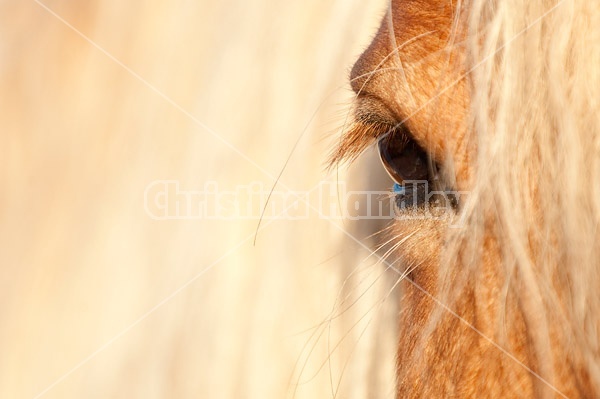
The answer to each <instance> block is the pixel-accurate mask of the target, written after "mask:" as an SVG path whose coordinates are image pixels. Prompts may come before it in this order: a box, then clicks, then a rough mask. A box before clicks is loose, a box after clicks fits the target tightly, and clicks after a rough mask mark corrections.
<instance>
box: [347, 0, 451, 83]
mask: <svg viewBox="0 0 600 399" xmlns="http://www.w3.org/2000/svg"><path fill="white" fill-rule="evenodd" d="M452 4H453V2H449V1H447V0H392V2H391V4H390V7H389V8H388V11H387V13H386V15H385V17H384V18H383V20H382V22H381V26H380V27H379V30H378V32H377V34H376V35H375V37H374V39H373V41H372V42H371V44H370V45H369V47H368V48H367V49H366V50H365V51H364V52H363V53H362V55H361V56H360V57H359V58H358V60H357V61H356V62H355V64H354V66H353V68H352V72H351V74H350V79H351V85H352V89H353V90H354V91H355V92H359V91H363V92H365V91H366V92H369V86H376V85H380V86H381V84H382V83H383V86H384V87H385V86H389V84H392V83H393V82H385V80H386V79H389V78H390V74H388V73H378V72H376V71H377V70H380V71H385V70H387V69H389V68H392V69H394V68H398V65H396V64H397V60H398V57H400V59H402V62H408V63H410V62H417V61H419V60H422V59H423V58H425V57H427V56H428V55H429V54H431V53H433V52H435V51H438V50H440V49H441V48H443V47H444V46H445V45H446V43H447V39H448V36H449V33H450V28H451V25H452V21H453V15H454V13H455V10H454V7H453V5H452ZM391 75H394V74H391ZM392 79H393V77H392ZM381 80H384V82H381ZM376 82H377V83H376Z"/></svg>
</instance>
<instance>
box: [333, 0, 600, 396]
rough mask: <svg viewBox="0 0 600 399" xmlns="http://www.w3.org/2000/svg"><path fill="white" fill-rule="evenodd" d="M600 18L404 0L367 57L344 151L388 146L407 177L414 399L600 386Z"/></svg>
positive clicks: (403, 319) (405, 241)
mask: <svg viewBox="0 0 600 399" xmlns="http://www.w3.org/2000/svg"><path fill="white" fill-rule="evenodd" d="M598 22H600V6H598V5H597V4H596V3H591V2H585V1H567V0H566V1H554V0H552V1H550V0H539V1H521V0H506V1H504V0H497V1H479V0H463V1H461V0H459V1H456V2H450V1H437V0H392V1H390V2H389V7H388V10H387V13H386V15H385V16H384V18H383V20H382V22H381V25H380V27H379V30H378V31H377V34H376V36H375V37H374V39H373V41H372V42H371V43H370V45H369V46H368V48H367V49H366V50H365V51H364V53H363V54H362V55H361V56H360V57H359V58H358V60H357V61H356V63H355V64H354V66H353V68H352V72H351V79H350V82H351V86H352V89H353V91H354V92H355V100H354V112H353V116H354V120H353V123H352V126H350V127H349V128H348V129H346V131H345V132H344V134H343V137H342V138H341V141H340V144H339V146H337V148H336V150H335V151H334V153H333V156H332V160H331V162H332V163H333V164H337V163H339V162H342V161H344V160H353V159H355V158H356V157H357V156H358V155H359V154H361V153H362V152H363V151H364V150H365V149H366V148H368V147H370V146H372V145H376V146H377V149H378V151H379V153H380V156H381V160H382V164H383V168H384V169H386V170H387V171H388V172H389V174H390V176H391V177H392V179H393V180H394V181H395V186H394V191H393V193H392V194H391V195H392V198H393V199H392V201H393V202H394V203H395V207H396V217H395V219H396V220H395V221H394V222H393V225H392V226H391V228H390V229H388V230H387V232H386V235H385V242H387V243H389V246H390V247H391V248H390V249H389V250H388V251H387V253H386V257H385V258H384V260H383V262H386V264H387V265H389V266H390V268H391V269H393V270H394V271H395V272H396V273H397V277H396V279H397V280H398V281H399V289H400V290H401V292H402V294H401V299H400V312H399V316H398V325H399V327H398V328H399V337H398V341H397V342H398V344H397V361H396V395H397V397H398V398H442V397H446V398H449V397H456V398H475V397H494V398H525V397H530V398H549V397H552V398H554V397H557V398H558V397H563V398H591V397H598V395H600V369H599V366H600V362H599V360H600V352H599V343H600V341H599V337H600V334H599V333H600V308H599V305H600V297H599V295H600V294H599V293H600V289H599V288H600V245H599V240H598V233H597V231H598V226H599V221H600V213H599V210H600V201H599V200H598V196H597V195H596V194H597V193H598V187H599V183H598V182H599V181H600V179H599V177H600V176H599V173H600V168H599V166H600V152H599V150H600V147H599V143H600V118H599V117H598V110H599V109H598V105H599V103H598V98H597V97H598V96H597V94H596V93H595V92H594V91H593V90H590V88H591V87H597V85H598V84H599V83H600V73H599V72H598V68H597V65H598V62H599V61H600V58H599V57H600V40H599V39H600V29H599V28H598V27H599V26H600V25H599V24H598ZM461 193H462V195H461ZM435 210H437V212H433V213H432V211H435ZM415 215H421V216H423V217H421V218H417V217H415ZM432 215H438V216H439V215H443V217H433V216H432ZM398 259H399V260H401V263H398V261H397V260H398ZM398 264H402V267H401V268H399V267H398ZM391 265H394V266H391Z"/></svg>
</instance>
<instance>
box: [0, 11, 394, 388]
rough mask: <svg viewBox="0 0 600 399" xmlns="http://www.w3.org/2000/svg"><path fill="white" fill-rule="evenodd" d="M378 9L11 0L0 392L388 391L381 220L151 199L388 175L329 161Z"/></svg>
mask: <svg viewBox="0 0 600 399" xmlns="http://www.w3.org/2000/svg"><path fill="white" fill-rule="evenodd" d="M385 8H386V4H385V2H384V1H382V0H377V1H373V2H361V1H358V0H331V1H317V0H305V1H286V0H252V1H241V0H224V1H219V2H214V1H205V0H199V1H186V0H175V1H131V2H122V1H115V0H104V1H95V0H93V1H77V2H76V1H67V0H40V1H38V0H34V1H26V2H7V1H5V2H0V9H1V12H0V18H1V20H2V22H1V24H0V30H1V31H2V39H1V41H0V85H1V90H2V96H1V97H0V99H1V100H0V101H1V102H2V103H1V107H0V121H1V125H0V126H1V129H2V134H1V135H0V137H1V143H0V151H1V155H0V159H1V160H2V168H1V169H0V176H1V184H2V195H1V196H0V217H1V224H0V235H1V241H0V242H1V243H2V244H1V245H2V247H1V254H2V255H1V260H2V268H1V277H0V284H1V287H0V298H1V300H0V326H1V327H0V353H1V357H0V359H1V360H0V398H47V399H50V398H145V399H151V398H260V399H268V398H331V397H337V398H365V397H372V398H385V397H393V391H394V387H393V362H394V349H393V345H394V342H393V341H394V336H395V325H394V322H393V320H394V315H395V312H396V309H395V306H394V301H393V300H386V299H389V297H390V294H389V290H390V287H391V285H390V282H389V281H387V280H388V279H386V278H385V275H384V271H383V268H382V267H381V266H380V265H378V264H377V260H376V259H375V257H374V256H369V251H368V250H367V249H366V247H365V244H369V245H370V244H372V242H371V241H372V240H371V241H370V240H369V239H367V238H366V237H367V236H368V235H369V234H370V233H371V232H373V229H375V227H373V226H370V227H369V226H366V225H364V224H362V225H361V224H359V223H352V222H349V221H344V220H332V219H328V218H323V217H320V216H319V215H317V214H316V213H315V212H314V211H313V210H311V211H310V215H309V217H306V218H300V219H298V220H291V219H289V218H287V219H286V218H269V219H267V218H265V219H263V221H262V222H261V225H260V231H259V232H258V235H257V236H256V244H254V243H253V241H254V239H255V232H256V229H257V225H258V218H257V217H253V218H239V217H235V215H234V217H230V218H225V219H223V218H178V219H168V218H167V219H164V218H162V219H161V218H156V217H152V216H153V215H151V213H152V206H160V200H161V199H160V198H158V197H156V198H153V199H152V200H153V201H154V202H151V204H150V208H149V207H148V203H147V202H148V197H147V193H148V189H149V187H150V188H151V187H153V186H152V185H153V184H154V183H156V182H159V183H160V182H166V181H169V182H176V183H177V185H178V187H179V188H180V189H182V190H190V191H194V190H195V191H198V190H202V189H203V188H205V187H206V184H207V183H208V182H212V183H211V184H214V185H216V186H217V187H218V189H219V190H224V191H227V190H228V191H235V190H236V187H238V186H240V185H251V184H253V185H255V186H256V187H262V188H264V190H267V191H268V190H270V189H271V188H272V187H273V186H274V184H275V181H276V180H277V177H278V176H279V173H280V172H281V171H282V170H283V173H282V175H281V178H280V179H279V183H278V184H277V185H276V186H275V190H277V191H278V192H290V191H294V192H309V191H310V190H314V189H315V187H317V186H318V184H319V182H321V181H322V180H326V181H329V182H334V183H335V182H338V181H344V182H347V183H348V185H349V186H354V187H363V188H364V185H365V184H368V183H369V182H373V181H377V180H378V179H379V177H377V176H376V174H377V173H378V172H375V171H371V168H370V166H369V165H370V162H371V161H370V160H369V159H368V156H367V157H366V158H365V159H363V160H361V161H360V162H359V163H358V164H357V165H356V166H354V167H352V168H351V169H350V170H346V169H340V170H339V171H334V172H333V173H327V171H326V170H325V167H324V165H325V163H326V160H327V154H328V153H329V152H330V150H331V148H332V146H333V145H335V143H336V140H337V139H338V137H339V134H340V131H341V129H342V128H343V126H344V121H345V120H346V118H347V114H348V112H349V109H350V107H349V104H350V101H351V98H352V95H351V91H350V89H349V84H348V82H347V76H348V74H349V70H350V67H351V66H352V63H353V61H354V59H356V57H357V56H358V55H359V54H360V53H361V51H362V49H364V48H365V46H366V45H367V44H368V43H369V41H370V39H371V37H372V36H373V35H374V33H375V31H376V29H377V26H378V24H379V19H380V18H381V16H382V15H383V12H384V11H385ZM296 143H297V145H296ZM288 160H289V162H288ZM284 166H285V168H284ZM313 193H314V191H313ZM311 195H312V193H311ZM162 199H164V200H166V199H165V198H162ZM156 201H158V202H156ZM169 201H172V196H171V197H169ZM157 204H158V205H157ZM170 206H172V204H171V205H170ZM182 206H183V205H182ZM258 208H260V207H258ZM149 209H150V211H149ZM169 209H171V210H172V207H171V208H169ZM254 211H256V210H254ZM154 216H156V215H154ZM351 236H352V237H351ZM353 237H355V238H357V240H355V239H354V238H353Z"/></svg>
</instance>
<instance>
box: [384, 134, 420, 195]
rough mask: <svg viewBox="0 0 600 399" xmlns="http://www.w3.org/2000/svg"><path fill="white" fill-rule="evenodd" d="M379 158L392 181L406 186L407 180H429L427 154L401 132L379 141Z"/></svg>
mask: <svg viewBox="0 0 600 399" xmlns="http://www.w3.org/2000/svg"><path fill="white" fill-rule="evenodd" d="M378 146H379V156H380V157H381V162H382V163H383V166H384V167H385V170H386V171H387V172H388V174H389V175H390V177H391V178H392V180H394V181H395V182H396V183H398V184H404V182H405V181H407V180H428V177H429V167H428V162H427V154H426V153H425V151H423V149H422V148H421V147H419V146H418V144H417V143H415V142H414V141H413V140H411V139H409V138H408V137H407V136H406V135H405V134H403V133H401V132H394V133H392V134H388V135H386V136H384V137H382V138H381V139H379V143H378Z"/></svg>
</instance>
